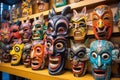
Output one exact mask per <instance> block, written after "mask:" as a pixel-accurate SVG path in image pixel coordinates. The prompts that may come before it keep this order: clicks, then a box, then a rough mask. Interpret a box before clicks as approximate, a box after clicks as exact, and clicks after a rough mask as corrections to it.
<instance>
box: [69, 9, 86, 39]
mask: <svg viewBox="0 0 120 80" xmlns="http://www.w3.org/2000/svg"><path fill="white" fill-rule="evenodd" d="M86 20H87V16H86V7H84V8H83V9H82V11H81V13H77V11H76V10H73V17H72V24H73V26H72V27H71V29H70V36H72V37H74V40H75V41H83V40H84V39H85V36H86V33H87V25H86V22H87V21H86Z"/></svg>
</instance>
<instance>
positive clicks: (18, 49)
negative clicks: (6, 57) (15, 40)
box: [10, 43, 24, 66]
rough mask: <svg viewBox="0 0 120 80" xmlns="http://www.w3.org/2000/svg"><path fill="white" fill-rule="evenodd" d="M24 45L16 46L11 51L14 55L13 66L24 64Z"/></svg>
mask: <svg viewBox="0 0 120 80" xmlns="http://www.w3.org/2000/svg"><path fill="white" fill-rule="evenodd" d="M23 48H24V44H23V43H21V44H15V45H14V46H13V48H12V50H11V51H10V54H11V55H12V59H11V65H12V66H16V65H19V64H21V62H22V52H23Z"/></svg>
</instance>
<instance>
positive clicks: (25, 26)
mask: <svg viewBox="0 0 120 80" xmlns="http://www.w3.org/2000/svg"><path fill="white" fill-rule="evenodd" d="M20 29H21V31H20V33H21V35H22V36H21V37H22V42H23V43H28V42H29V41H30V38H31V23H30V22H29V20H27V21H26V22H22V24H21V27H20Z"/></svg>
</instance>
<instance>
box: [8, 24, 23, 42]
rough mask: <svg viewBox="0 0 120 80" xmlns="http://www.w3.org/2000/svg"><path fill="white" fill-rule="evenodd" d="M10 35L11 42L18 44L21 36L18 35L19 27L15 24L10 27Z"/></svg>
mask: <svg viewBox="0 0 120 80" xmlns="http://www.w3.org/2000/svg"><path fill="white" fill-rule="evenodd" d="M10 34H11V39H12V42H18V41H19V40H20V39H21V35H20V33H19V26H18V25H17V24H13V25H11V27H10Z"/></svg>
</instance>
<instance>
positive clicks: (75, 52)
mask: <svg viewBox="0 0 120 80" xmlns="http://www.w3.org/2000/svg"><path fill="white" fill-rule="evenodd" d="M69 58H70V60H71V63H72V71H73V74H74V76H75V77H80V76H83V75H84V74H85V72H86V69H87V60H88V59H89V57H88V56H87V48H86V46H85V45H84V44H79V43H74V42H72V40H71V49H70V53H69Z"/></svg>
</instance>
